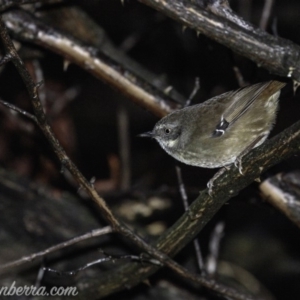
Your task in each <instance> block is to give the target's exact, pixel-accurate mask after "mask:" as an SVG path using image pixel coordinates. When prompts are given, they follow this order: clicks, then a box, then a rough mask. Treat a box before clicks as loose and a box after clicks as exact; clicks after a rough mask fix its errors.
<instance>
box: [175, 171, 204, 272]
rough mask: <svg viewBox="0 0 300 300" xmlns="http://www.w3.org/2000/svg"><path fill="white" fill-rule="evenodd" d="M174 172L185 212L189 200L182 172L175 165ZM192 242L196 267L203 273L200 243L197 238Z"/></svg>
mask: <svg viewBox="0 0 300 300" xmlns="http://www.w3.org/2000/svg"><path fill="white" fill-rule="evenodd" d="M176 173H177V180H178V185H179V191H180V195H181V199H182V202H183V206H184V210H185V211H186V212H187V211H188V210H189V202H188V197H187V194H186V189H185V186H184V183H183V180H182V174H181V168H180V167H178V166H176ZM193 244H194V249H195V254H196V259H197V263H198V268H199V271H200V273H202V274H205V273H206V272H205V268H204V261H203V256H202V251H201V247H200V243H199V240H198V238H195V239H194V240H193Z"/></svg>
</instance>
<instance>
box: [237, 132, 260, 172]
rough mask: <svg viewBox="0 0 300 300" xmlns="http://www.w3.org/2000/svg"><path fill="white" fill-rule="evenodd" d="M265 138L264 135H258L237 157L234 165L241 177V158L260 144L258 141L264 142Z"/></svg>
mask: <svg viewBox="0 0 300 300" xmlns="http://www.w3.org/2000/svg"><path fill="white" fill-rule="evenodd" d="M265 137H266V134H261V135H259V136H258V137H257V138H256V139H255V140H254V141H253V142H251V144H249V145H248V146H247V147H246V148H245V149H244V150H243V151H242V152H241V153H240V154H239V156H238V157H237V158H236V159H235V162H234V165H235V166H236V167H237V168H238V169H239V172H240V174H241V175H244V174H243V166H242V158H243V157H244V156H245V155H246V154H247V153H248V152H250V151H251V150H252V149H253V148H255V146H256V145H257V144H259V145H260V144H261V143H260V141H261V140H264V139H265Z"/></svg>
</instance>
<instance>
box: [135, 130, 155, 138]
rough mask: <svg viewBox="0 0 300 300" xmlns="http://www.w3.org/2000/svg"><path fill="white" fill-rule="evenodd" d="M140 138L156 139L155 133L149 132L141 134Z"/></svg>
mask: <svg viewBox="0 0 300 300" xmlns="http://www.w3.org/2000/svg"><path fill="white" fill-rule="evenodd" d="M138 137H150V138H153V137H154V133H153V132H152V131H148V132H145V133H142V134H139V135H138Z"/></svg>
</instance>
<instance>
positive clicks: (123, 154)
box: [117, 105, 131, 190]
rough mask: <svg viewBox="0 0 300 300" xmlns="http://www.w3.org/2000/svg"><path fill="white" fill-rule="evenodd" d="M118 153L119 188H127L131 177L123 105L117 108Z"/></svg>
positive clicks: (125, 112)
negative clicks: (119, 161)
mask: <svg viewBox="0 0 300 300" xmlns="http://www.w3.org/2000/svg"><path fill="white" fill-rule="evenodd" d="M117 122H118V134H119V153H120V158H121V178H120V188H121V189H122V190H128V189H129V187H130V179H131V164H130V139H129V118H128V113H127V111H126V110H125V107H124V106H123V105H121V106H120V108H119V110H118V120H117Z"/></svg>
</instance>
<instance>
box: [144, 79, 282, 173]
mask: <svg viewBox="0 0 300 300" xmlns="http://www.w3.org/2000/svg"><path fill="white" fill-rule="evenodd" d="M284 86H285V83H282V82H279V81H269V82H264V83H258V84H255V85H251V86H248V87H244V88H240V89H238V90H236V91H231V92H227V93H225V94H222V95H219V96H216V97H214V98H211V99H209V100H207V101H205V102H204V103H201V104H197V105H193V106H189V107H185V108H183V109H180V110H177V111H175V112H173V113H171V114H169V115H167V116H166V117H164V118H162V119H161V120H160V121H159V122H157V123H156V125H155V126H154V129H153V130H152V131H150V132H146V133H144V134H141V135H140V136H144V137H152V138H154V139H156V140H157V141H158V143H159V144H160V146H161V147H162V148H163V149H164V150H165V151H166V152H167V153H168V154H170V155H171V156H173V157H174V158H176V159H177V160H179V161H181V162H183V163H185V164H188V165H192V166H198V167H204V168H218V167H222V166H226V165H229V164H231V163H235V164H236V165H237V164H238V165H239V170H240V172H241V158H242V156H244V155H245V154H246V153H247V152H249V151H250V150H251V149H253V148H255V147H257V146H259V145H261V144H262V143H263V142H264V141H265V140H266V138H267V137H268V135H269V133H270V131H271V129H272V127H273V124H274V122H275V118H276V113H277V109H278V97H279V94H280V90H281V89H282V88H283V87H284Z"/></svg>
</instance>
